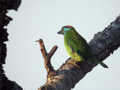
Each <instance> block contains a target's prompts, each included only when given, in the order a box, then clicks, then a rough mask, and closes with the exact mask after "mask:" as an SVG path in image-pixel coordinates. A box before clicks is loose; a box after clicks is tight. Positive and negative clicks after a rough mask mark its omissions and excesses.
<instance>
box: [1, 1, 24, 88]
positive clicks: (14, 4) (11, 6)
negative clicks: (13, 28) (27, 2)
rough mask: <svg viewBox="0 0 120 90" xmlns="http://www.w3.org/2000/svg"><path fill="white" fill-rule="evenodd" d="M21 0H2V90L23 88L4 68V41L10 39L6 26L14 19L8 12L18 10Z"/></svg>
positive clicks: (5, 49) (5, 52)
mask: <svg viewBox="0 0 120 90" xmlns="http://www.w3.org/2000/svg"><path fill="white" fill-rule="evenodd" d="M20 2H21V0H0V90H22V88H21V87H20V86H19V85H18V84H17V83H16V82H14V81H11V80H9V79H8V78H7V77H6V75H5V72H4V69H3V64H5V59H6V55H7V48H6V44H5V43H4V42H6V41H8V33H7V29H6V28H5V26H7V25H8V23H9V22H10V21H11V20H12V18H11V17H9V16H7V15H6V14H7V11H8V10H17V9H18V7H19V5H20Z"/></svg>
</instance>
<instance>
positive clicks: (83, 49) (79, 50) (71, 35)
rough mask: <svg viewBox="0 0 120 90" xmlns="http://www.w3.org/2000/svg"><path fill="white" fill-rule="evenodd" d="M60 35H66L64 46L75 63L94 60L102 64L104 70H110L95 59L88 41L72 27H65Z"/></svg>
mask: <svg viewBox="0 0 120 90" xmlns="http://www.w3.org/2000/svg"><path fill="white" fill-rule="evenodd" d="M58 34H62V35H64V45H65V48H66V50H67V52H68V54H69V56H70V57H71V58H72V59H73V60H75V62H81V61H84V60H89V61H91V62H92V60H94V61H95V62H96V63H99V64H101V65H102V66H103V67H104V68H108V66H107V65H106V64H104V63H103V62H100V61H98V60H97V59H96V58H95V57H93V55H92V52H91V50H90V47H89V45H88V43H87V42H86V40H85V39H84V38H83V37H82V36H81V35H80V34H79V33H78V32H77V31H76V30H75V28H74V27H72V26H70V25H66V26H63V27H62V28H61V30H60V31H59V32H58Z"/></svg>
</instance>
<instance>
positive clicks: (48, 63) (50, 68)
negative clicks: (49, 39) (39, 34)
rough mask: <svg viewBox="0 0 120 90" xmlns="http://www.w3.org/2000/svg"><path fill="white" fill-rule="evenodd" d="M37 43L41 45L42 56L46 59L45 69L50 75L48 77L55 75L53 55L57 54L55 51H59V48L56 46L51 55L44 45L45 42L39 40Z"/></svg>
mask: <svg viewBox="0 0 120 90" xmlns="http://www.w3.org/2000/svg"><path fill="white" fill-rule="evenodd" d="M37 42H38V43H39V45H40V50H41V53H42V56H43V58H44V65H45V68H46V70H47V73H48V76H49V75H50V76H51V74H52V75H53V74H55V70H54V68H53V66H52V65H51V57H52V56H53V54H54V53H55V51H56V50H57V48H58V47H57V46H56V45H55V46H54V47H53V48H52V49H51V50H50V52H49V53H47V50H46V48H45V45H44V42H43V40H42V39H40V40H37Z"/></svg>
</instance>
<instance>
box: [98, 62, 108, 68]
mask: <svg viewBox="0 0 120 90" xmlns="http://www.w3.org/2000/svg"><path fill="white" fill-rule="evenodd" d="M100 65H101V66H103V67H104V68H108V66H107V65H106V64H105V63H103V62H100Z"/></svg>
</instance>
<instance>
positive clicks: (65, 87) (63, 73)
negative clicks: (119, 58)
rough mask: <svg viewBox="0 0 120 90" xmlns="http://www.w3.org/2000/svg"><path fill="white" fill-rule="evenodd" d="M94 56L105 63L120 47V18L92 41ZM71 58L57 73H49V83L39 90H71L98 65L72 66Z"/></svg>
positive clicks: (82, 64)
mask: <svg viewBox="0 0 120 90" xmlns="http://www.w3.org/2000/svg"><path fill="white" fill-rule="evenodd" d="M89 46H90V47H91V50H92V53H93V55H94V56H95V57H96V58H97V60H100V61H103V60H105V58H107V57H108V56H109V55H110V54H111V53H113V51H115V50H116V49H117V48H118V47H119V46H120V16H118V17H117V18H116V20H115V21H113V22H112V23H111V24H110V25H109V26H108V27H107V28H105V29H104V30H103V31H102V32H98V33H97V34H96V35H95V36H94V38H93V39H92V40H91V41H90V43H89ZM44 60H45V59H44ZM71 62H73V60H71V59H70V58H69V59H68V60H67V61H66V63H65V64H63V65H62V66H61V67H60V68H59V69H58V70H56V71H55V73H53V74H51V73H52V71H51V72H48V76H49V77H47V82H46V83H45V84H44V85H43V86H41V87H40V88H39V90H71V89H72V88H74V86H75V84H76V83H77V82H79V81H80V80H81V79H82V78H83V77H84V76H85V75H86V74H87V73H88V72H90V71H91V70H92V69H93V68H94V67H95V66H96V65H97V63H95V62H94V61H93V62H92V63H91V64H90V63H89V64H88V63H87V61H84V62H81V63H77V64H76V65H73V64H71Z"/></svg>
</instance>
